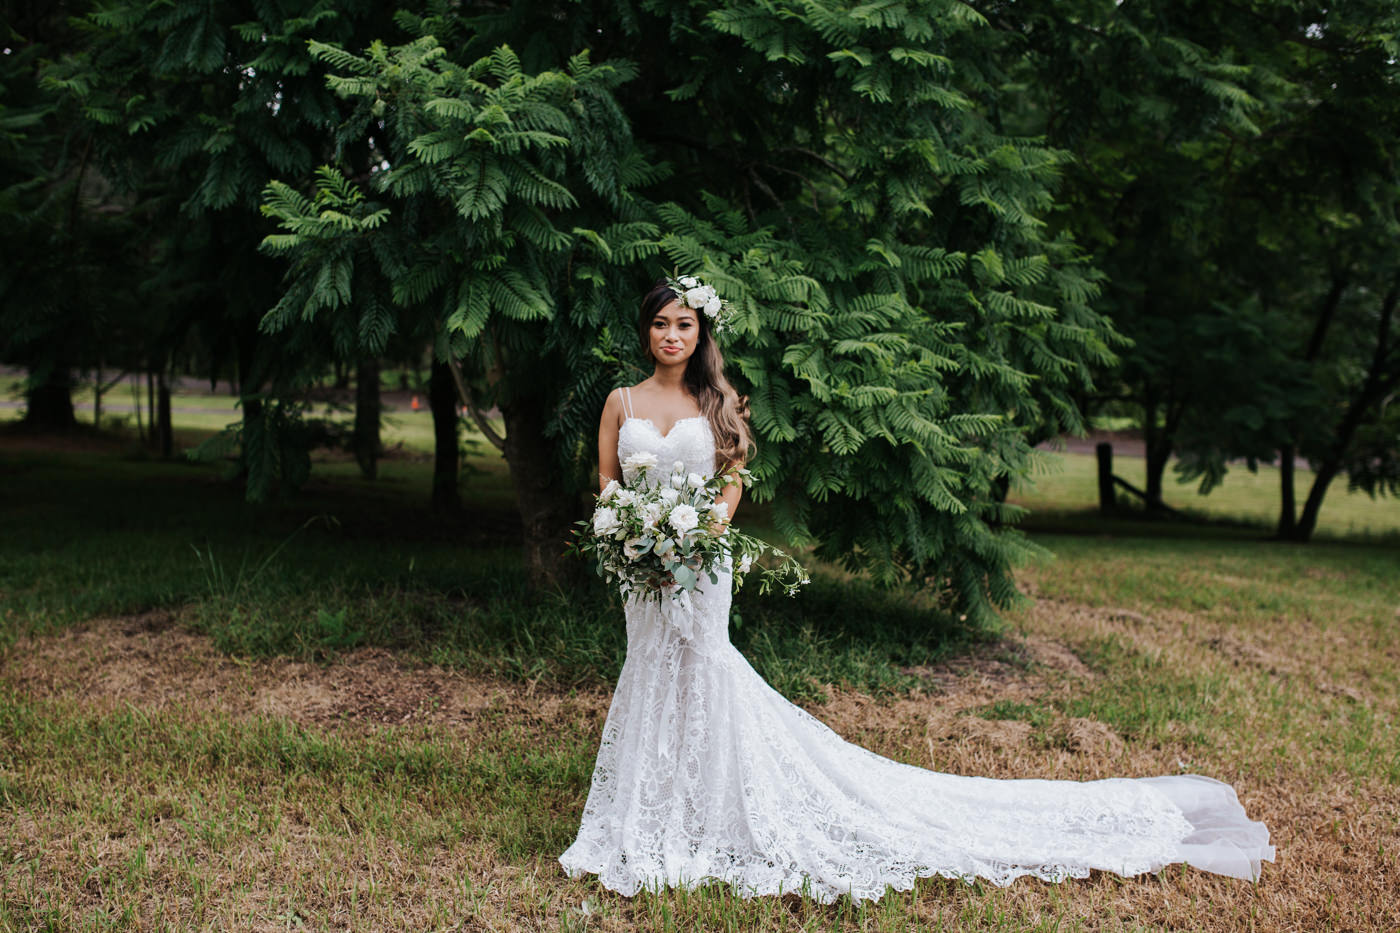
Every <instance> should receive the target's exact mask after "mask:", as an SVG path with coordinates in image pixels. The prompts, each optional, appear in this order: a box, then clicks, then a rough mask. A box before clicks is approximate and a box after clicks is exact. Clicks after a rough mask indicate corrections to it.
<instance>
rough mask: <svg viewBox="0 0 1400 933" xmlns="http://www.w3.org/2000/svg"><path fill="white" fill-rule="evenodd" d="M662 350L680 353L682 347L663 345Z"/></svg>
mask: <svg viewBox="0 0 1400 933" xmlns="http://www.w3.org/2000/svg"><path fill="white" fill-rule="evenodd" d="M661 352H662V353H679V352H681V348H680V347H662V348H661Z"/></svg>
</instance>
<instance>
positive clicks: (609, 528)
mask: <svg viewBox="0 0 1400 933" xmlns="http://www.w3.org/2000/svg"><path fill="white" fill-rule="evenodd" d="M614 485H616V484H614ZM621 527H622V523H621V522H620V521H618V520H617V510H616V509H611V508H608V507H607V506H603V507H602V508H600V509H598V511H596V512H594V513H593V533H594V534H595V535H610V534H612V533H613V532H614V531H617V529H619V528H621Z"/></svg>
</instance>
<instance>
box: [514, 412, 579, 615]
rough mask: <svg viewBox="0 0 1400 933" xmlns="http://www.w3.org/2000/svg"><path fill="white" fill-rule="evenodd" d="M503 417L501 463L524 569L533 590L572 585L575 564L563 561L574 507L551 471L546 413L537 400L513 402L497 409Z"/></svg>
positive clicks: (553, 470)
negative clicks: (521, 540) (520, 532)
mask: <svg viewBox="0 0 1400 933" xmlns="http://www.w3.org/2000/svg"><path fill="white" fill-rule="evenodd" d="M501 414H502V415H504V416H505V422H506V437H505V455H506V462H507V463H508V464H509V465H510V479H511V483H512V484H513V485H514V486H515V502H516V507H517V509H519V511H520V520H521V524H522V526H523V527H524V532H525V566H526V569H527V570H528V571H529V573H530V579H531V582H532V583H534V585H535V586H537V587H546V588H550V587H556V586H561V585H565V584H568V583H571V582H573V580H574V578H575V575H576V573H577V571H578V564H577V562H574V561H569V560H567V559H566V558H565V556H564V547H565V545H566V544H567V542H568V538H569V532H570V530H571V528H572V522H573V521H574V520H575V519H577V518H578V517H579V516H577V515H576V514H574V513H575V512H576V511H577V508H576V503H575V502H574V500H573V497H572V496H570V495H569V494H568V492H567V490H566V489H565V488H563V487H562V484H560V482H559V476H558V474H557V471H556V469H555V466H554V448H553V445H552V444H550V442H549V439H548V438H546V437H545V433H544V426H545V422H546V420H547V419H548V415H549V412H547V411H546V410H545V408H544V405H543V403H542V402H541V400H540V399H538V398H518V399H515V400H514V401H512V402H511V403H510V404H507V405H502V406H501Z"/></svg>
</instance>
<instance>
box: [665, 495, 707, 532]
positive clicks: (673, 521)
mask: <svg viewBox="0 0 1400 933" xmlns="http://www.w3.org/2000/svg"><path fill="white" fill-rule="evenodd" d="M698 524H700V515H699V513H697V512H696V511H695V509H694V507H693V506H689V505H686V504H685V503H684V502H682V503H681V504H680V505H678V506H676V507H675V508H674V509H672V510H671V518H670V525H671V527H672V528H674V529H676V532H677V534H680V535H684V534H685V533H686V532H687V531H690V530H691V529H692V528H694V527H695V526H696V525H698Z"/></svg>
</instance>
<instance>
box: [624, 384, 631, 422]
mask: <svg viewBox="0 0 1400 933" xmlns="http://www.w3.org/2000/svg"><path fill="white" fill-rule="evenodd" d="M622 412H623V414H625V415H626V416H627V417H629V418H631V417H632V390H631V389H630V388H629V387H627V386H623V387H622Z"/></svg>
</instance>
